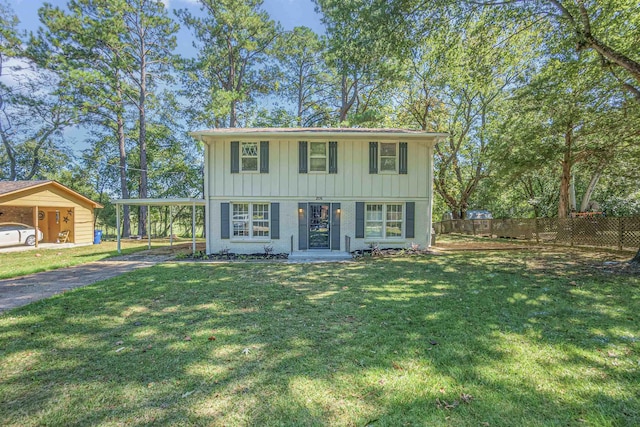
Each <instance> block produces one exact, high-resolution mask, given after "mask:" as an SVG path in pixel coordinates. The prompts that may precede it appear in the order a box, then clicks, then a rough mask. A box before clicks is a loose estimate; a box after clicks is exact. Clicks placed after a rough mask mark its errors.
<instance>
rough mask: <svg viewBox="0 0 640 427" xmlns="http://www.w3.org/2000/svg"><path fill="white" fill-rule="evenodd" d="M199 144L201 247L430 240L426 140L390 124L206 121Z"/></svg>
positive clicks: (345, 247)
mask: <svg viewBox="0 0 640 427" xmlns="http://www.w3.org/2000/svg"><path fill="white" fill-rule="evenodd" d="M192 135H193V136H194V137H195V138H197V139H199V140H201V141H202V142H203V143H204V147H205V169H204V198H205V207H206V222H207V223H206V227H207V230H208V232H207V243H206V244H207V253H216V252H220V251H224V250H229V251H230V252H235V253H252V252H262V251H264V248H265V247H272V248H273V251H274V252H275V253H289V252H297V251H354V250H357V249H366V248H368V247H369V246H370V244H378V245H379V246H380V247H381V248H382V247H407V246H409V245H410V244H411V243H417V244H419V245H420V246H421V247H423V248H425V247H428V246H429V243H430V241H431V206H432V195H433V148H434V145H435V144H436V143H437V142H438V141H440V140H441V139H443V138H444V137H446V134H441V133H431V132H417V131H408V130H398V129H316V128H283V129H251V128H248V129H241V128H234V129H214V130H202V131H197V132H193V133H192Z"/></svg>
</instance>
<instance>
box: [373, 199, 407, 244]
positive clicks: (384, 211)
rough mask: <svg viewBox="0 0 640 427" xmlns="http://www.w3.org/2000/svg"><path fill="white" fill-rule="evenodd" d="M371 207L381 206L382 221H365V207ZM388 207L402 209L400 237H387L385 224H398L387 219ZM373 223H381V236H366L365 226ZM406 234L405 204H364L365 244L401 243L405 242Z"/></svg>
mask: <svg viewBox="0 0 640 427" xmlns="http://www.w3.org/2000/svg"><path fill="white" fill-rule="evenodd" d="M371 205H381V206H382V221H378V220H376V221H370V220H368V219H367V207H368V206H371ZM389 205H395V206H401V207H402V220H401V221H400V222H401V223H402V235H400V236H392V237H387V222H398V221H389V220H388V219H387V207H388V206H389ZM372 222H375V223H376V224H379V223H382V236H380V237H376V236H367V224H369V223H372ZM406 232H407V204H406V203H405V202H365V204H364V240H365V242H381V241H384V242H401V241H404V240H406V237H405V236H406Z"/></svg>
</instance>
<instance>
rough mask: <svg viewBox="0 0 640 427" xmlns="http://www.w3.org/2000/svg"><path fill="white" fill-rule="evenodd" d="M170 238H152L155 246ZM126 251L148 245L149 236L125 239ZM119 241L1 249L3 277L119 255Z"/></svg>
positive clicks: (136, 249) (166, 242)
mask: <svg viewBox="0 0 640 427" xmlns="http://www.w3.org/2000/svg"><path fill="white" fill-rule="evenodd" d="M168 244H169V243H168V240H167V241H164V240H161V241H156V240H154V241H153V242H152V245H151V247H152V249H153V248H158V247H163V246H167V245H168ZM121 249H122V254H130V253H133V252H138V251H143V250H146V249H147V241H146V240H142V241H141V240H134V241H129V240H123V241H122V243H121ZM117 255H118V251H117V248H116V242H102V243H101V244H100V245H87V246H76V247H71V248H52V249H31V250H28V251H22V252H0V279H8V278H11V277H18V276H24V275H27V274H33V273H39V272H41V271H49V270H55V269H57V268H62V267H70V266H72V265H78V264H85V263H88V262H93V261H99V260H101V259H105V258H110V257H113V256H117Z"/></svg>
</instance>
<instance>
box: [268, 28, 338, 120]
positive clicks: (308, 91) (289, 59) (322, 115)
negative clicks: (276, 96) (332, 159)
mask: <svg viewBox="0 0 640 427" xmlns="http://www.w3.org/2000/svg"><path fill="white" fill-rule="evenodd" d="M323 52H324V45H323V42H322V40H321V39H320V37H318V35H317V34H316V33H314V32H313V31H312V30H311V29H310V28H307V27H295V28H294V29H293V31H291V32H290V33H283V34H282V35H281V36H280V37H278V39H277V41H276V46H275V49H274V55H275V57H276V59H277V60H278V68H279V80H280V83H279V85H278V87H279V90H277V91H276V92H278V93H280V94H281V96H282V97H283V98H285V100H286V101H288V102H289V103H292V104H293V105H294V114H293V116H294V117H295V121H296V125H297V126H299V127H312V126H321V125H324V124H326V123H327V122H328V121H329V120H330V119H329V111H328V106H327V103H326V99H325V98H326V81H327V80H328V78H329V76H328V73H327V72H326V71H324V68H325V67H326V64H325V63H324V59H323Z"/></svg>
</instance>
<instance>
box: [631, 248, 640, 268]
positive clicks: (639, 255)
mask: <svg viewBox="0 0 640 427" xmlns="http://www.w3.org/2000/svg"><path fill="white" fill-rule="evenodd" d="M630 262H631V263H633V264H638V265H640V249H638V252H636V256H634V257H633V259H632V260H631V261H630Z"/></svg>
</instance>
